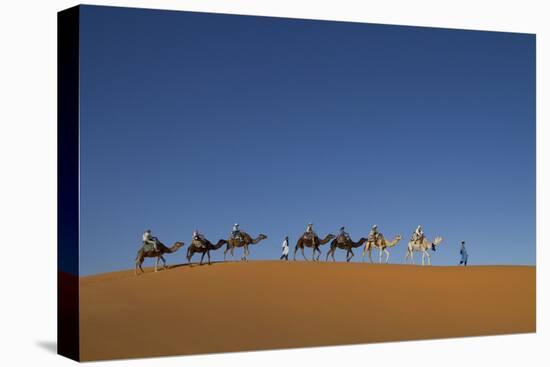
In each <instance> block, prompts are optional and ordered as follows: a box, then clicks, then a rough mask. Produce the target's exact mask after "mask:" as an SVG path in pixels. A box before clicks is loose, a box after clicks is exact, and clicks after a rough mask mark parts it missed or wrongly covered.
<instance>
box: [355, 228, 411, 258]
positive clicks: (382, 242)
mask: <svg viewBox="0 0 550 367" xmlns="http://www.w3.org/2000/svg"><path fill="white" fill-rule="evenodd" d="M399 241H401V235H400V234H398V235H397V236H395V237H394V238H393V240H391V241H390V242H388V241H387V240H386V239H385V238H384V236H383V235H380V237H378V240H377V241H374V242H373V241H368V242H367V243H366V244H365V249H364V250H363V257H362V258H361V261H365V255H366V253H367V252H368V253H369V260H370V262H371V263H372V255H371V251H372V249H373V248H374V247H376V248H378V250H380V254H379V255H380V256H379V259H380V260H379V261H380V264H382V253H385V254H386V261H385V262H384V263H386V264H387V263H388V260H389V259H390V253H389V251H388V248H390V247H393V246H395V245H397V242H399Z"/></svg>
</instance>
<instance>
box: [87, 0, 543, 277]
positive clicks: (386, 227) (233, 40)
mask: <svg viewBox="0 0 550 367" xmlns="http://www.w3.org/2000/svg"><path fill="white" fill-rule="evenodd" d="M80 52H81V69H80V70H81V142H80V143H81V248H80V265H81V274H92V273H99V272H106V271H113V270H118V269H127V268H130V267H132V266H133V260H134V257H135V253H136V251H137V250H138V248H139V246H140V242H141V234H142V232H143V231H144V230H145V229H147V228H151V229H152V230H153V232H154V234H156V235H158V236H159V238H160V239H161V240H162V241H163V242H164V243H166V244H172V243H173V242H174V241H177V240H180V241H185V242H186V245H187V244H188V243H189V241H190V238H191V232H192V230H193V229H194V228H198V229H200V230H201V232H203V233H204V234H205V235H206V236H207V238H209V239H210V240H211V241H217V240H218V239H219V238H222V237H223V238H227V235H228V233H229V232H230V231H231V226H232V224H233V223H234V222H239V223H240V224H241V228H242V229H243V230H245V231H247V232H249V233H251V234H252V235H257V234H258V233H260V232H261V233H265V234H267V235H268V237H269V239H268V240H266V241H264V242H262V243H261V244H260V245H257V246H254V247H252V248H251V253H252V255H251V259H252V260H255V259H275V258H278V257H279V255H280V244H281V241H282V240H283V237H284V236H285V235H289V236H290V239H291V243H292V250H293V247H294V243H295V241H296V239H297V237H298V236H299V235H300V234H301V233H302V232H303V231H304V229H305V226H306V224H307V223H308V222H310V221H311V222H313V223H314V226H315V230H316V231H317V232H318V233H319V234H320V235H325V234H326V233H328V232H332V233H336V232H337V230H338V228H339V227H340V226H341V225H345V226H346V227H347V229H348V231H349V232H350V234H351V236H352V237H353V238H354V239H358V238H359V237H361V236H365V235H366V234H367V233H368V231H369V228H370V226H371V225H372V224H375V223H376V224H378V226H379V227H380V229H381V231H382V232H383V233H384V234H385V235H386V236H387V237H391V236H393V235H395V234H397V233H400V234H402V235H403V236H404V239H403V241H402V242H401V243H400V244H399V245H398V246H397V247H395V248H393V249H392V251H391V253H392V257H391V258H390V261H391V262H394V263H395V262H397V263H401V262H402V261H403V258H404V255H405V252H406V250H405V248H406V242H407V241H406V240H407V239H408V238H409V236H410V233H411V232H412V231H413V230H414V228H415V227H416V225H418V224H422V225H423V226H424V229H425V231H426V233H427V235H428V236H429V237H433V236H435V235H442V236H443V237H444V238H445V241H444V243H443V244H442V245H441V246H440V248H439V250H438V251H437V252H436V253H435V254H433V256H432V260H433V263H434V264H436V265H449V264H456V263H457V262H458V260H459V254H458V251H459V245H458V244H459V241H460V240H462V239H464V240H465V241H466V243H467V248H468V252H469V254H470V261H471V263H472V264H535V36H534V35H528V34H513V33H497V32H476V31H463V30H448V29H434V28H419V27H401V26H385V25H373V24H358V23H343V22H326V21H310V20H292V19H281V18H266V17H247V16H231V15H216V14H201V13H186V12H167V11H150V10H139V9H124V8H109V7H90V6H84V7H83V8H82V13H81V51H80ZM186 248H187V246H186V247H185V248H184V249H182V250H180V251H179V252H178V253H176V254H173V255H167V257H166V258H167V260H168V262H169V263H171V264H174V263H181V262H183V261H184V258H185V251H186ZM327 249H328V248H327V246H325V247H323V258H324V254H325V253H326V251H327ZM237 253H238V254H239V255H240V253H241V252H240V250H238V251H237ZM360 253H361V251H360V250H359V251H356V258H355V259H354V260H355V261H357V260H358V259H359V258H360ZM310 255H311V253H310V252H309V251H308V256H310ZM376 255H377V254H376ZM222 258H223V250H218V251H216V252H213V259H214V260H220V259H222ZM343 258H344V253H343V252H339V253H338V254H337V259H338V260H343ZM197 260H198V257H197ZM417 260H419V257H418V256H417ZM147 264H152V260H148V262H147Z"/></svg>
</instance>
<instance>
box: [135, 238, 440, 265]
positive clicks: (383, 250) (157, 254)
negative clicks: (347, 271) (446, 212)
mask: <svg viewBox="0 0 550 367" xmlns="http://www.w3.org/2000/svg"><path fill="white" fill-rule="evenodd" d="M266 238H267V236H266V235H264V234H260V235H258V237H256V238H253V237H252V236H250V235H249V234H248V233H246V232H241V237H240V238H237V239H234V238H229V239H228V240H224V239H220V240H219V241H218V242H217V243H216V244H213V243H212V242H210V241H208V240H207V239H204V240H202V241H201V243H200V244H197V243H195V241H192V242H191V245H189V247H188V248H187V262H188V263H189V264H191V259H192V257H193V255H194V254H195V253H200V254H201V255H202V256H201V260H200V265H202V264H203V260H204V257H205V256H207V258H208V264H210V251H213V250H218V249H219V248H221V247H222V246H223V245H226V248H225V251H224V254H223V258H224V260H226V256H227V253H229V254H230V255H231V257H234V250H235V248H241V247H242V248H243V256H242V257H241V260H244V261H247V260H248V255H250V250H249V246H251V245H255V244H257V243H259V242H260V241H262V240H265V239H266ZM401 238H402V237H401V235H397V236H395V237H394V238H393V239H392V240H390V241H388V240H386V238H385V237H384V236H383V235H380V236H379V237H378V239H377V240H376V241H369V239H368V238H365V237H362V238H361V239H359V241H357V242H354V241H353V240H352V239H351V238H349V237H348V238H343V239H342V238H341V239H338V238H336V236H334V235H333V234H330V233H329V234H328V235H326V236H325V237H324V238H323V239H321V238H319V237H318V236H317V235H314V236H307V235H306V234H305V233H304V234H303V235H302V236H301V237H300V238H299V239H298V241H297V242H296V247H295V248H294V260H296V254H297V252H298V250H300V251H301V254H302V256H303V258H304V259H305V260H308V258H307V257H306V255H305V253H304V250H305V248H306V247H307V248H311V249H312V260H313V261H319V259H320V257H321V249H320V247H321V246H323V245H325V244H327V243H329V242H330V249H329V251H328V252H327V256H326V259H325V261H328V259H329V256H330V257H331V258H332V261H336V259H335V258H334V254H335V252H336V249H341V250H345V251H346V261H347V262H349V261H350V260H351V259H352V258H353V256H354V255H355V254H354V253H353V249H356V248H359V247H361V246H363V245H364V249H363V256H362V261H364V259H365V256H366V254H368V255H369V260H370V262H372V250H373V249H375V248H376V249H378V250H379V262H380V263H382V258H383V254H385V255H386V259H385V261H384V262H385V263H387V262H388V260H389V258H390V253H389V251H388V249H389V248H391V247H393V246H395V245H396V244H397V243H398V242H399V241H400V240H401ZM442 241H443V238H442V237H439V236H438V237H435V238H434V240H433V241H429V240H428V239H426V238H423V240H422V241H421V242H418V241H416V242H415V241H412V240H411V241H409V243H408V246H407V254H406V256H405V261H406V262H407V263H409V262H410V263H412V264H414V259H413V254H414V252H421V253H422V265H424V264H425V259H427V263H428V265H431V256H430V254H429V252H428V251H429V250H432V251H435V250H436V247H437V246H438V245H440V244H441V242H442ZM183 246H184V243H183V242H179V241H178V242H175V243H174V244H173V245H172V246H171V247H167V246H165V245H164V244H162V243H159V244H158V246H157V250H156V251H155V250H154V249H151V250H145V249H144V248H143V247H142V248H141V249H140V250H139V251H138V253H137V256H136V268H135V272H136V274H138V269H139V270H141V272H143V268H142V264H143V261H144V260H145V258H148V257H149V258H156V259H157V261H156V263H155V271H157V270H158V265H159V261H162V263H163V268H166V260H165V259H164V256H163V255H165V254H169V253H174V252H176V251H177V250H178V249H180V248H181V247H183ZM316 255H317V256H316Z"/></svg>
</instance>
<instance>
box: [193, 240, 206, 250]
mask: <svg viewBox="0 0 550 367" xmlns="http://www.w3.org/2000/svg"><path fill="white" fill-rule="evenodd" d="M191 244H192V245H193V246H194V247H198V248H201V247H204V244H203V243H202V241H200V240H197V239H193V241H192V242H191Z"/></svg>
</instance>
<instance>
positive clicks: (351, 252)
mask: <svg viewBox="0 0 550 367" xmlns="http://www.w3.org/2000/svg"><path fill="white" fill-rule="evenodd" d="M349 254H350V255H351V256H350V257H349V259H348V262H349V261H350V260H351V258H352V257H354V256H355V254H354V253H353V250H352V249H350V250H349Z"/></svg>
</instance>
